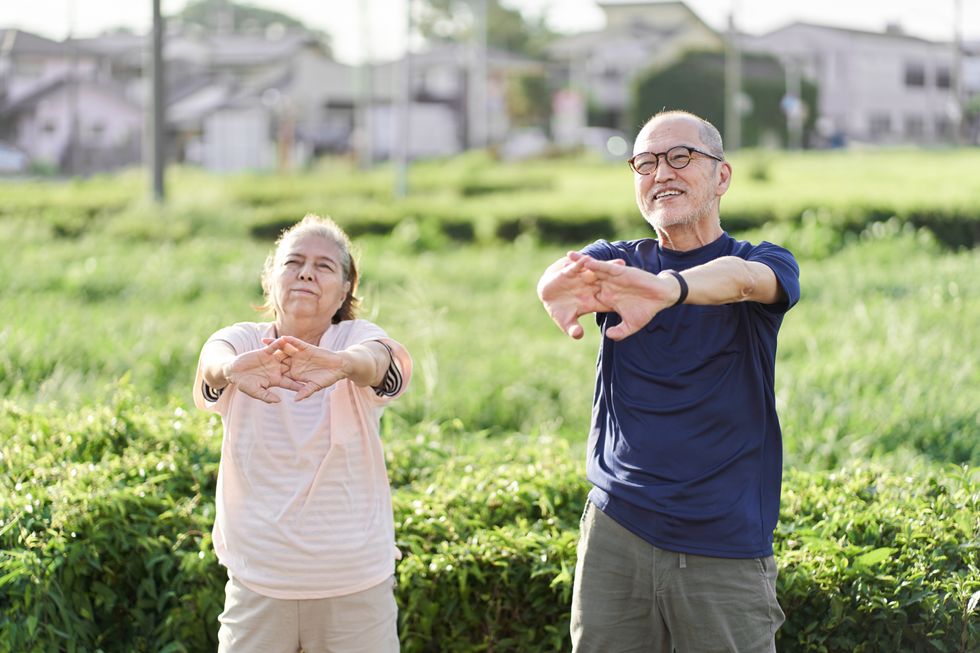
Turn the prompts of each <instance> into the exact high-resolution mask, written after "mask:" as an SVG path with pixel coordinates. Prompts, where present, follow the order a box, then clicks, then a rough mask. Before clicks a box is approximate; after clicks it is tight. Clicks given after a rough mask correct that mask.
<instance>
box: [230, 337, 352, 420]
mask: <svg viewBox="0 0 980 653" xmlns="http://www.w3.org/2000/svg"><path fill="white" fill-rule="evenodd" d="M262 343H263V344H264V345H265V347H263V348H262V349H256V350H254V351H249V352H246V353H244V354H241V355H240V356H236V357H235V358H234V359H233V360H232V361H231V363H230V364H229V365H228V367H227V368H226V370H225V374H226V376H227V378H228V382H229V383H233V384H235V385H236V386H237V387H238V389H239V390H241V391H242V392H244V393H245V394H247V395H248V396H249V397H252V398H254V399H259V400H261V401H264V402H266V403H268V404H276V403H279V402H280V401H281V399H280V397H279V395H277V394H276V393H275V392H273V391H272V388H277V387H278V388H285V389H286V390H292V391H294V392H295V393H296V396H295V398H294V401H301V400H303V399H306V398H307V397H309V396H311V395H313V394H316V393H317V392H319V391H320V390H323V389H324V388H329V387H330V386H332V385H333V384H335V383H337V382H338V381H340V380H342V379H345V378H347V375H348V373H349V370H348V361H347V359H346V358H345V357H344V356H343V355H341V354H338V353H337V352H333V351H330V350H329V349H323V348H321V347H317V346H315V345H311V344H309V343H307V342H304V341H303V340H300V339H299V338H294V337H292V336H282V337H280V338H275V339H273V338H263V339H262Z"/></svg>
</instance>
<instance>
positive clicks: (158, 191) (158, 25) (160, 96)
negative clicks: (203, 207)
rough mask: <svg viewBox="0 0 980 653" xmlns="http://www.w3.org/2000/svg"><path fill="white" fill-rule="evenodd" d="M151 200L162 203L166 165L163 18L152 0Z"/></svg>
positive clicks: (157, 5) (155, 2)
mask: <svg viewBox="0 0 980 653" xmlns="http://www.w3.org/2000/svg"><path fill="white" fill-rule="evenodd" d="M152 69H153V70H152V74H153V129H152V143H151V145H150V147H151V148H152V152H153V158H152V164H153V199H154V201H156V202H157V204H163V202H164V187H163V170H164V165H165V164H166V151H165V149H166V144H165V143H164V121H165V116H164V67H163V16H162V15H161V14H160V0H153V66H152Z"/></svg>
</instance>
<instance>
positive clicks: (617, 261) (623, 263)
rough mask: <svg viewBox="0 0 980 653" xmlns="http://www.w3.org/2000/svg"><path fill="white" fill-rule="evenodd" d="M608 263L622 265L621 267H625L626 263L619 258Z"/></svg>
mask: <svg viewBox="0 0 980 653" xmlns="http://www.w3.org/2000/svg"><path fill="white" fill-rule="evenodd" d="M609 262H610V263H611V264H612V265H623V266H625V265H626V261H624V260H623V259H621V258H614V259H613V260H611V261H609Z"/></svg>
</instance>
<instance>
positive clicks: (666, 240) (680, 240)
mask: <svg viewBox="0 0 980 653" xmlns="http://www.w3.org/2000/svg"><path fill="white" fill-rule="evenodd" d="M656 231H657V237H658V238H659V239H660V246H661V247H664V248H666V249H671V250H674V251H675V252H689V251H691V250H692V249H698V248H699V247H704V246H705V245H708V244H709V243H713V242H715V241H716V240H718V239H719V238H721V235H722V234H723V233H724V231H722V228H721V223H720V222H719V221H718V220H717V219H704V220H699V221H698V222H695V223H694V224H675V225H671V226H669V227H658V228H657V230H656Z"/></svg>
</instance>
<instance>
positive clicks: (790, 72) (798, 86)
mask: <svg viewBox="0 0 980 653" xmlns="http://www.w3.org/2000/svg"><path fill="white" fill-rule="evenodd" d="M783 66H785V71H786V94H785V95H784V96H783V102H782V105H783V106H782V108H783V111H784V112H785V114H786V133H787V134H788V135H789V149H791V150H798V149H800V148H801V147H803V117H804V113H805V107H804V106H803V82H802V79H801V76H802V71H801V70H800V69H801V68H802V63H801V62H800V61H799V60H798V59H797V58H795V57H793V56H789V57H788V58H786V59H785V60H784V61H783Z"/></svg>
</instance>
